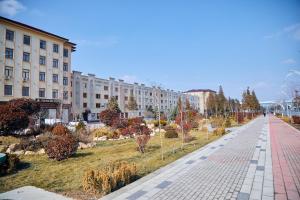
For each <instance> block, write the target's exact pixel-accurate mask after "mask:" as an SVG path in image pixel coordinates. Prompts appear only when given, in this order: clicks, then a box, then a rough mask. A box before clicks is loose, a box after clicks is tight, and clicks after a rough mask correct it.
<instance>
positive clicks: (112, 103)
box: [107, 97, 121, 113]
mask: <svg viewBox="0 0 300 200" xmlns="http://www.w3.org/2000/svg"><path fill="white" fill-rule="evenodd" d="M107 109H109V110H112V111H115V112H117V113H120V112H121V110H120V108H119V104H118V100H117V98H116V97H111V98H110V100H109V102H108V105H107Z"/></svg>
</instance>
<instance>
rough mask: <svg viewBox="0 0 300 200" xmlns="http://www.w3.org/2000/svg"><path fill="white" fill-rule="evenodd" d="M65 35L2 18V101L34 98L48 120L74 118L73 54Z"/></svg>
mask: <svg viewBox="0 0 300 200" xmlns="http://www.w3.org/2000/svg"><path fill="white" fill-rule="evenodd" d="M75 46H76V44H74V43H72V42H70V41H69V40H68V39H66V38H63V37H61V36H58V35H55V34H52V33H49V32H46V31H43V30H40V29H38V28H35V27H32V26H29V25H26V24H23V23H20V22H17V21H13V20H10V19H7V18H4V17H0V85H1V86H0V102H6V101H9V100H10V99H14V98H32V99H35V100H37V101H39V102H40V105H41V108H42V109H43V110H44V111H45V116H44V117H45V118H53V119H55V118H62V119H63V121H68V120H69V118H70V117H71V116H70V114H71V97H70V94H71V53H72V52H73V51H75Z"/></svg>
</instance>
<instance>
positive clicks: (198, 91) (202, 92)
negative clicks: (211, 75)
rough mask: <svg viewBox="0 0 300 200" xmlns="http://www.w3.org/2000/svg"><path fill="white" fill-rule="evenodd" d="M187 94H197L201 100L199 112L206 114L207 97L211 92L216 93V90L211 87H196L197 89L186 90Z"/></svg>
mask: <svg viewBox="0 0 300 200" xmlns="http://www.w3.org/2000/svg"><path fill="white" fill-rule="evenodd" d="M184 93H185V94H189V95H193V96H197V97H198V100H199V112H200V113H201V114H205V113H206V110H207V107H206V102H207V98H208V97H209V95H210V94H211V93H213V94H216V91H213V90H210V89H196V90H189V91H186V92H184Z"/></svg>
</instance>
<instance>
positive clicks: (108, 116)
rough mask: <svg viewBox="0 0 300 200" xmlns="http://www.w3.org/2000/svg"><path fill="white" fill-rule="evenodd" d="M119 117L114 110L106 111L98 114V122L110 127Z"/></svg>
mask: <svg viewBox="0 0 300 200" xmlns="http://www.w3.org/2000/svg"><path fill="white" fill-rule="evenodd" d="M119 117H120V113H118V112H117V111H115V110H110V109H106V110H103V111H102V112H101V113H100V120H101V122H103V123H104V124H105V125H107V126H112V124H113V122H114V121H115V120H116V119H118V118H119Z"/></svg>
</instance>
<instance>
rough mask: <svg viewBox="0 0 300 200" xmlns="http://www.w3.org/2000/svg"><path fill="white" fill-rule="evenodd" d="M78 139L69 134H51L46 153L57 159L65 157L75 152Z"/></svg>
mask: <svg viewBox="0 0 300 200" xmlns="http://www.w3.org/2000/svg"><path fill="white" fill-rule="evenodd" d="M77 147H78V141H77V140H76V138H75V137H74V136H73V135H71V134H66V135H60V136H53V137H52V138H51V139H50V140H49V141H48V144H47V147H46V153H47V155H48V157H49V158H51V159H55V160H57V161H60V160H64V159H67V158H69V157H71V156H72V155H73V154H75V153H76V150H77Z"/></svg>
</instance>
